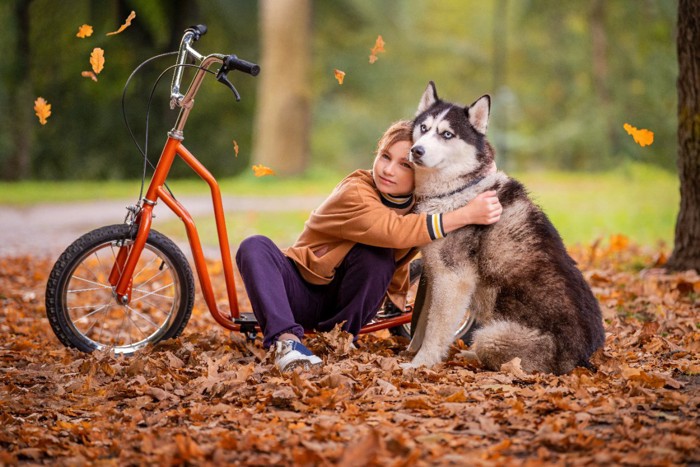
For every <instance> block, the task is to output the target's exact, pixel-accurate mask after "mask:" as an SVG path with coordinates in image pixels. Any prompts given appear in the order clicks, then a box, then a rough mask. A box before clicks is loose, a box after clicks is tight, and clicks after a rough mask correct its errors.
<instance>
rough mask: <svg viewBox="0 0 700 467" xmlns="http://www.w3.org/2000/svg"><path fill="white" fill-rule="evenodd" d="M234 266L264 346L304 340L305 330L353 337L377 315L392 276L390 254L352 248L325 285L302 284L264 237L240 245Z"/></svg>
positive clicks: (292, 267) (389, 251)
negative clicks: (286, 336) (288, 337)
mask: <svg viewBox="0 0 700 467" xmlns="http://www.w3.org/2000/svg"><path fill="white" fill-rule="evenodd" d="M236 264H237V265H238V270H239V271H240V274H241V277H242V278H243V283H244V284H245V289H246V292H247V293H248V298H249V299H250V304H251V305H252V307H253V313H254V314H255V317H256V319H257V320H258V324H260V327H261V328H262V330H263V336H264V337H263V346H264V347H265V348H267V347H269V346H270V345H272V344H273V343H274V342H275V340H277V337H278V336H279V335H280V334H282V333H291V334H294V335H296V336H297V337H299V338H300V339H301V338H302V337H304V330H305V329H307V330H314V329H315V330H318V331H330V330H331V329H333V327H334V326H335V325H336V324H338V323H342V322H345V324H343V330H345V331H347V332H349V333H351V334H353V335H354V336H357V334H358V333H359V332H360V328H362V326H364V325H365V324H367V323H368V322H369V321H370V320H371V319H372V318H374V315H375V314H376V313H377V310H378V309H379V306H380V305H381V303H382V300H383V299H384V294H385V293H386V291H387V288H388V287H389V284H390V282H391V278H392V276H393V275H394V271H395V270H396V262H395V260H394V250H393V249H391V248H379V247H373V246H367V245H362V244H359V243H358V244H357V245H355V246H354V247H353V248H352V249H351V250H350V252H349V253H348V254H347V256H346V257H345V259H344V260H343V262H342V263H341V264H340V265H339V266H338V268H337V269H336V273H335V277H334V278H333V280H332V281H331V283H330V284H327V285H314V284H310V283H309V282H306V281H305V280H304V279H303V278H302V277H301V274H299V271H298V270H297V268H296V265H295V264H294V262H293V261H292V260H290V259H289V258H287V257H286V256H285V255H284V254H283V253H282V252H281V251H280V249H279V248H278V247H277V246H276V245H275V244H274V243H273V242H272V240H270V239H269V238H267V237H264V236H262V235H255V236H252V237H248V238H246V239H245V240H243V242H242V243H241V245H240V247H239V248H238V253H237V254H236Z"/></svg>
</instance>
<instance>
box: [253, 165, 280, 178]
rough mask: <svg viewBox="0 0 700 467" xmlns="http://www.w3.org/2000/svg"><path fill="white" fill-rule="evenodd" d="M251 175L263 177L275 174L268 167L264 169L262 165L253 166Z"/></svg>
mask: <svg viewBox="0 0 700 467" xmlns="http://www.w3.org/2000/svg"><path fill="white" fill-rule="evenodd" d="M253 173H254V174H255V176H256V177H264V176H265V175H274V174H275V172H274V170H272V169H271V168H269V167H265V166H264V165H262V164H260V165H254V166H253Z"/></svg>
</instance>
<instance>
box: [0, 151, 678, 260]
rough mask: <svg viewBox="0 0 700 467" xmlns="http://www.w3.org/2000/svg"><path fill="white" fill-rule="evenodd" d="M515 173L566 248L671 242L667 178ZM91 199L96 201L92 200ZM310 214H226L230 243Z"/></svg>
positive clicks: (209, 227) (283, 182) (233, 185)
mask: <svg viewBox="0 0 700 467" xmlns="http://www.w3.org/2000/svg"><path fill="white" fill-rule="evenodd" d="M513 175H514V176H515V177H516V178H518V179H519V180H521V181H522V182H523V183H524V184H525V185H526V186H527V187H528V189H529V191H530V193H531V195H532V198H533V199H534V200H535V202H537V203H538V204H539V205H540V206H541V207H542V208H543V209H544V211H545V212H546V213H547V215H548V216H549V218H550V219H551V220H552V222H553V223H554V225H555V226H556V227H557V229H558V230H559V232H560V233H561V235H562V238H563V239H564V241H565V243H566V244H567V245H573V244H576V243H581V244H588V243H591V242H593V241H594V240H596V239H599V238H607V237H609V236H610V235H613V234H622V235H625V236H627V237H629V238H630V239H631V240H632V241H634V242H636V243H639V244H642V245H648V246H656V245H657V244H658V243H659V242H665V243H666V244H668V245H670V244H672V243H673V233H674V226H675V222H676V215H677V212H678V206H679V191H678V186H679V182H678V178H677V177H676V176H675V175H673V174H670V173H668V172H665V171H662V170H659V169H657V168H654V167H651V166H646V165H640V164H626V165H623V166H621V167H619V168H618V169H616V170H614V171H610V172H604V173H570V172H553V171H542V172H526V173H515V174H513ZM342 176H343V174H339V173H334V172H329V171H315V172H312V173H311V174H309V175H307V176H305V177H300V178H290V179H282V178H278V177H263V178H255V177H253V176H252V175H245V176H240V177H237V178H229V179H224V180H222V181H221V182H220V183H221V189H222V192H223V193H224V194H229V195H250V196H287V195H325V194H327V193H329V192H330V191H331V190H332V188H333V186H335V184H336V183H337V182H338V181H339V180H340V179H341V178H342ZM139 184H140V182H139V181H130V182H129V181H119V182H117V181H109V182H21V183H12V184H10V183H0V205H2V204H10V205H15V206H27V205H31V204H34V203H39V202H69V201H85V200H89V199H122V198H123V199H129V198H135V197H136V196H137V194H138V189H139ZM171 186H172V187H173V188H174V190H175V193H176V194H180V195H183V194H207V193H208V188H207V186H206V184H204V182H202V181H200V180H178V181H175V182H173V183H172V185H171ZM94 193H98V195H97V196H96V197H95V196H93V194H94ZM308 214H309V213H308V211H303V210H299V211H291V212H289V211H287V212H279V213H256V212H240V213H231V214H229V215H228V216H227V225H228V230H229V239H230V241H231V242H232V243H233V244H234V245H237V244H238V243H240V241H241V240H242V239H243V238H245V237H247V236H249V235H252V234H256V233H260V234H263V235H267V236H269V237H271V238H273V239H274V240H275V241H276V242H278V244H279V245H281V246H284V245H289V244H291V243H292V242H293V241H294V239H296V237H297V235H298V234H299V232H300V231H301V229H302V228H303V225H304V221H305V220H306V218H307V216H308ZM197 226H198V229H199V231H200V236H201V239H202V242H203V243H204V244H205V245H215V244H216V230H215V227H214V220H213V217H208V218H206V217H205V218H198V219H197ZM155 228H156V229H158V230H161V231H162V232H163V233H165V234H167V235H172V236H174V237H177V238H180V239H184V238H185V234H184V229H183V228H182V225H181V223H180V222H179V221H169V222H163V223H159V222H158V221H157V220H156V223H155Z"/></svg>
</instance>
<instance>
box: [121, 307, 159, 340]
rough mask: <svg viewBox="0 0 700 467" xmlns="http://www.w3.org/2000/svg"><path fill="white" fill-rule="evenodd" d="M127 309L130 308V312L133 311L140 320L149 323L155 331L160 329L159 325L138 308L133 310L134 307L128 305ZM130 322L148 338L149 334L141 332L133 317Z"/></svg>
mask: <svg viewBox="0 0 700 467" xmlns="http://www.w3.org/2000/svg"><path fill="white" fill-rule="evenodd" d="M127 308H128V309H129V310H130V311H132V312H133V313H134V314H135V315H136V316H138V317H139V318H141V319H142V320H144V321H146V322H147V323H150V324H151V325H152V326H153V327H154V328H155V329H158V327H159V326H158V323H154V322H153V321H152V320H151V319H150V318H149V317H148V316H146V315H144V314H143V313H141V312H139V311H138V310H137V309H136V308H132V307H130V306H128V305H127ZM129 321H131V322H132V323H133V325H134V326H135V327H136V329H138V330H139V331H140V332H141V334H143V335H144V336H147V334H146V333H145V332H143V331H141V328H139V327H138V325H137V324H136V322H134V320H133V319H132V318H131V317H129Z"/></svg>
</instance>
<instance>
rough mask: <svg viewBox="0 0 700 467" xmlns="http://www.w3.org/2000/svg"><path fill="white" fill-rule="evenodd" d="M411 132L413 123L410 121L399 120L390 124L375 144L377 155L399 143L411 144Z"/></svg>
mask: <svg viewBox="0 0 700 467" xmlns="http://www.w3.org/2000/svg"><path fill="white" fill-rule="evenodd" d="M412 130H413V122H411V121H408V120H399V121H398V122H394V123H392V124H391V126H390V127H389V128H387V130H386V131H385V132H384V134H383V135H382V137H381V138H380V139H379V142H378V143H377V155H379V154H381V153H383V152H385V151H386V150H387V149H389V148H390V147H391V146H392V145H393V144H396V143H398V142H399V141H408V142H409V143H411V142H413V135H412Z"/></svg>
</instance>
